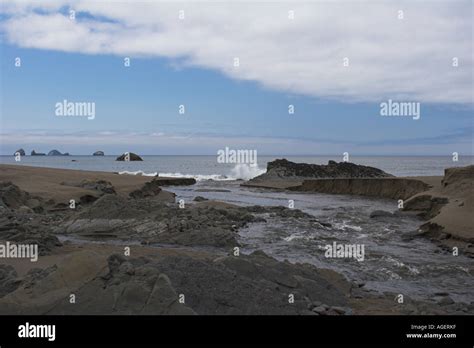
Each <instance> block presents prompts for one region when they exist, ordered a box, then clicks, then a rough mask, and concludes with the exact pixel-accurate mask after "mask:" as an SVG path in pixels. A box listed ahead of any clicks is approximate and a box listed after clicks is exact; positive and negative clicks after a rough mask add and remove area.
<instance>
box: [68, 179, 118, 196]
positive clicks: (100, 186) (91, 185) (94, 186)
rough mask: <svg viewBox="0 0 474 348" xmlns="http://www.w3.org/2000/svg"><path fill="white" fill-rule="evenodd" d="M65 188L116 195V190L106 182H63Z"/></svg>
mask: <svg viewBox="0 0 474 348" xmlns="http://www.w3.org/2000/svg"><path fill="white" fill-rule="evenodd" d="M61 185H64V186H74V187H82V188H85V189H87V190H94V191H99V192H101V193H108V194H115V189H114V187H113V186H112V184H111V183H110V182H109V181H106V180H82V181H81V182H79V183H77V182H76V183H74V182H62V183H61Z"/></svg>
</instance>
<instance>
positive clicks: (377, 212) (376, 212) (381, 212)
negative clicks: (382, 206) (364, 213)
mask: <svg viewBox="0 0 474 348" xmlns="http://www.w3.org/2000/svg"><path fill="white" fill-rule="evenodd" d="M394 216H395V215H394V214H393V213H391V212H389V211H384V210H374V211H373V212H371V213H370V218H371V219H373V218H384V217H394Z"/></svg>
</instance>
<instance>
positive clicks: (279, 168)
mask: <svg viewBox="0 0 474 348" xmlns="http://www.w3.org/2000/svg"><path fill="white" fill-rule="evenodd" d="M384 177H392V175H390V174H388V173H386V172H384V171H383V170H380V169H377V168H373V167H367V166H362V165H358V164H354V163H349V162H340V163H337V162H335V161H329V162H328V164H327V165H319V164H307V163H294V162H290V161H288V160H286V159H277V160H274V161H272V162H268V164H267V172H266V173H264V174H262V175H260V176H257V177H256V178H254V179H252V180H250V182H255V181H260V180H275V179H287V180H288V179H296V180H299V179H308V178H384Z"/></svg>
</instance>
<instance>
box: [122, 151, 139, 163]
mask: <svg viewBox="0 0 474 348" xmlns="http://www.w3.org/2000/svg"><path fill="white" fill-rule="evenodd" d="M115 160H116V161H126V162H128V161H143V159H142V158H141V157H140V156H138V155H137V154H136V153H133V152H125V153H124V154H123V155H120V156H119V157H117V158H116V159H115Z"/></svg>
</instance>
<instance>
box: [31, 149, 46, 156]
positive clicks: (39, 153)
mask: <svg viewBox="0 0 474 348" xmlns="http://www.w3.org/2000/svg"><path fill="white" fill-rule="evenodd" d="M31 156H46V154H45V153H42V152H36V151H35V150H33V151H31Z"/></svg>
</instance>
